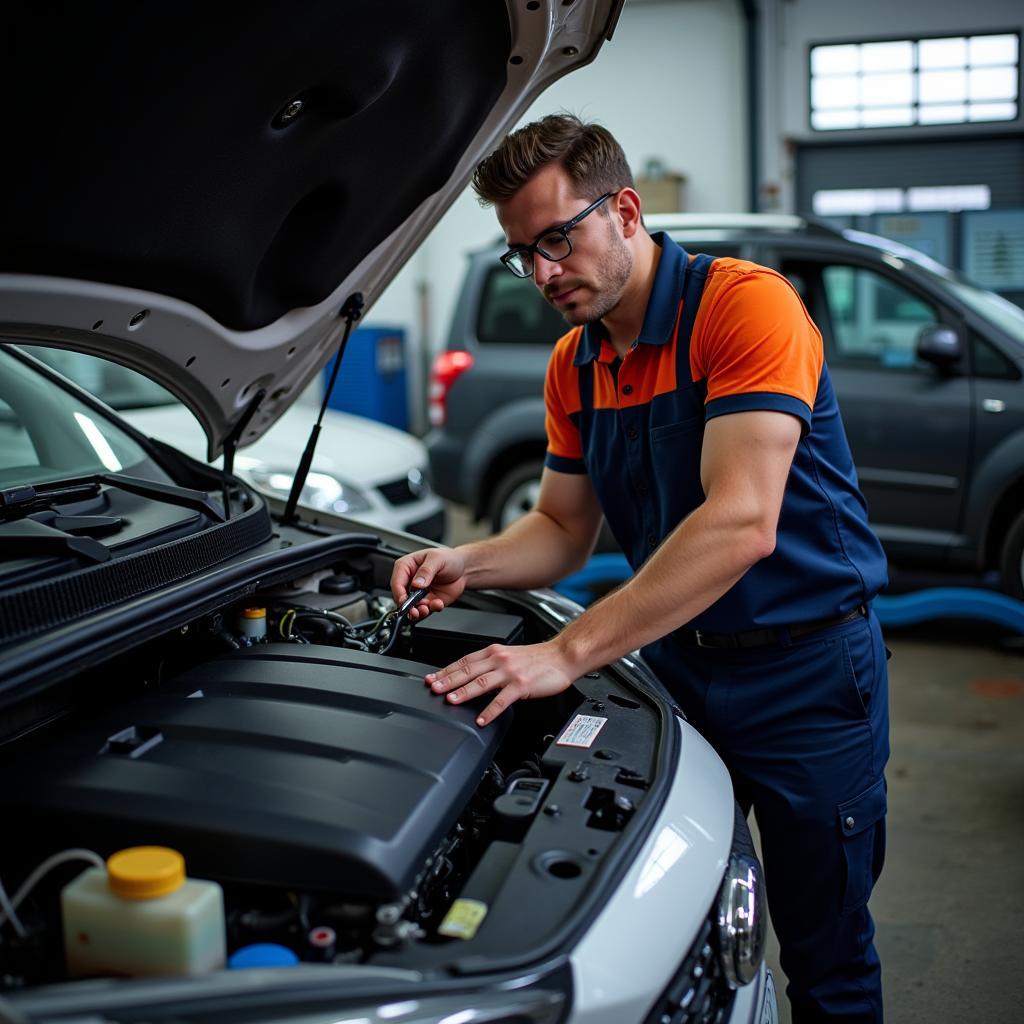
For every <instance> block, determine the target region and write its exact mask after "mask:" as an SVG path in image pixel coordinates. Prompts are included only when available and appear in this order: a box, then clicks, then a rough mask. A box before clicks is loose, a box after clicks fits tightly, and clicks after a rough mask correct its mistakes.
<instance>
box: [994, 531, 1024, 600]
mask: <svg viewBox="0 0 1024 1024" xmlns="http://www.w3.org/2000/svg"><path fill="white" fill-rule="evenodd" d="M999 575H1000V577H1001V579H1002V585H1003V590H1004V591H1006V593H1007V594H1010V595H1011V596H1012V597H1016V598H1017V599H1018V600H1024V512H1021V513H1020V514H1019V515H1018V516H1017V518H1016V519H1014V521H1013V522H1012V523H1011V524H1010V529H1009V530H1007V531H1006V539H1005V540H1004V541H1003V550H1002V552H1001V553H1000V555H999Z"/></svg>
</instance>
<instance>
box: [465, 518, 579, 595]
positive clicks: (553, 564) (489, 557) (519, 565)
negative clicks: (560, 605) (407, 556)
mask: <svg viewBox="0 0 1024 1024" xmlns="http://www.w3.org/2000/svg"><path fill="white" fill-rule="evenodd" d="M592 547H593V541H592V539H590V538H586V537H580V536H577V535H575V534H574V533H572V532H571V531H570V530H567V529H566V528H565V527H563V526H561V525H560V524H559V523H557V522H556V521H555V520H554V519H552V518H551V517H550V516H548V515H546V514H545V513H543V512H540V511H538V510H537V509H534V510H532V511H531V512H528V513H527V514H526V515H525V516H523V517H522V518H521V519H518V520H516V521H515V522H514V523H512V525H511V526H509V527H508V528H507V529H506V530H505V531H504V532H503V533H501V534H500V535H499V536H497V537H489V538H488V539H487V540H482V541H474V542H473V543H470V544H463V545H460V546H459V548H458V551H459V553H460V554H461V555H462V556H463V558H464V559H465V562H466V581H467V585H468V586H469V587H472V588H473V589H474V590H480V589H482V588H484V587H508V588H509V589H512V590H528V589H530V588H532V587H549V586H551V585H552V584H553V583H557V582H558V580H560V579H562V578H563V577H564V576H567V575H568V574H569V573H571V572H575V571H576V570H577V569H579V568H580V567H581V566H582V565H583V564H584V563H585V562H586V560H587V558H588V557H589V555H590V551H591V549H592Z"/></svg>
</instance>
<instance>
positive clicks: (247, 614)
mask: <svg viewBox="0 0 1024 1024" xmlns="http://www.w3.org/2000/svg"><path fill="white" fill-rule="evenodd" d="M266 617H267V609H266V608H245V609H243V611H242V618H243V619H265V618H266Z"/></svg>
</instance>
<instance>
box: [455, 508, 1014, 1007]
mask: <svg viewBox="0 0 1024 1024" xmlns="http://www.w3.org/2000/svg"><path fill="white" fill-rule="evenodd" d="M486 532H487V531H486V530H485V529H482V528H481V527H480V526H477V525H474V524H472V523H471V522H470V521H469V519H468V517H467V516H466V514H465V512H464V510H462V509H459V508H453V509H452V510H451V515H450V530H449V536H450V538H451V540H450V542H451V543H459V542H461V541H463V540H468V539H471V538H475V537H479V536H482V535H485V534H486ZM1005 639H1006V636H1005V633H1002V632H1000V631H998V630H997V629H995V628H991V629H989V628H983V627H977V626H976V627H967V626H963V625H959V624H956V623H936V624H932V625H930V626H928V627H915V628H914V629H912V630H911V629H905V630H890V631H887V634H886V641H887V643H888V645H889V647H890V648H891V649H892V651H893V652H894V656H893V659H892V661H891V662H890V663H889V678H890V706H891V716H892V719H891V740H892V756H891V759H890V761H889V767H888V771H887V777H888V781H889V817H888V852H887V860H886V866H885V871H884V873H883V874H882V878H881V880H880V881H879V883H878V886H877V887H876V889H875V892H874V895H873V897H872V900H871V909H872V913H873V914H874V917H875V921H876V924H877V928H878V932H877V937H876V943H877V946H878V950H879V954H880V956H881V958H882V968H883V976H884V986H885V1005H886V1016H887V1018H888V1019H889V1020H890V1021H897V1022H899V1024H919V1022H920V1024H926V1022H927V1024H933V1022H935V1021H949V1022H960V1021H971V1022H975V1021H976V1022H984V1024H1002V1022H1007V1024H1009V1022H1012V1021H1019V1020H1021V1019H1024V1010H1022V1009H1021V1004H1022V1002H1024V982H1022V980H1021V978H1022V975H1024V871H1022V869H1021V865H1022V862H1024V652H1020V653H1009V652H1007V651H1005V650H1003V649H1002V645H1003V641H1005ZM769 964H770V966H771V967H772V969H773V971H774V972H775V975H776V985H777V988H778V990H779V994H780V1001H781V1004H782V1005H781V1006H780V1010H781V1019H782V1021H783V1022H784V1024H789V1021H790V1016H789V1007H788V1004H787V1001H786V999H785V997H784V996H783V995H782V993H783V992H784V989H785V984H786V982H785V976H784V975H783V974H782V971H781V969H780V968H779V965H778V949H777V946H776V945H775V943H774V940H773V942H772V947H771V949H770V951H769Z"/></svg>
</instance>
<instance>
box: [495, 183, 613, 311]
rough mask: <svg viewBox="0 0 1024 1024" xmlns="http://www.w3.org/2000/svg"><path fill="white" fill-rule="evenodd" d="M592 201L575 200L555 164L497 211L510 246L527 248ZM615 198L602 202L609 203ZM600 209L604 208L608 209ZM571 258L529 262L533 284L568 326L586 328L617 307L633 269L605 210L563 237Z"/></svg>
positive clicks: (537, 256) (572, 189) (591, 198)
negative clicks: (586, 325) (568, 246)
mask: <svg viewBox="0 0 1024 1024" xmlns="http://www.w3.org/2000/svg"><path fill="white" fill-rule="evenodd" d="M598 198H599V197H598V196H579V195H577V194H576V187H575V186H574V185H573V183H572V182H571V181H570V179H569V176H568V175H567V174H566V173H565V171H564V170H563V169H562V168H561V167H559V166H558V165H557V164H549V165H548V166H547V167H544V168H543V169H542V170H540V171H538V172H537V173H536V174H535V175H534V176H533V177H532V178H531V179H530V180H529V181H528V182H527V183H526V184H525V185H524V186H523V187H522V188H521V189H520V190H519V191H518V192H517V193H516V194H515V195H514V196H513V197H512V198H511V199H509V200H507V201H506V202H504V203H499V204H498V205H497V212H498V221H499V222H500V224H501V226H502V228H503V230H504V232H505V238H506V240H507V241H508V243H509V245H510V246H513V245H527V244H529V243H531V242H534V241H536V240H537V238H539V237H540V236H541V235H543V234H544V233H545V232H547V231H550V230H551V229H552V228H556V227H558V226H559V225H561V224H564V223H565V222H566V221H568V220H571V219H572V218H573V217H575V216H576V215H577V214H578V213H580V212H581V211H582V210H585V209H586V208H587V207H588V206H589V205H590V204H591V203H592V202H593V201H594V200H595V199H598ZM614 201H615V198H614V197H612V199H610V200H608V204H611V203H614ZM608 204H606V206H607V205H608ZM569 238H570V241H571V242H572V253H571V254H570V255H569V256H567V257H566V258H565V259H564V260H559V261H557V262H555V261H552V260H546V259H544V257H543V256H541V255H540V254H539V253H535V254H534V257H533V282H534V284H535V285H536V286H537V288H538V289H539V290H540V292H541V294H542V295H543V296H544V298H545V299H547V301H548V302H550V303H551V305H552V306H554V307H555V309H557V310H558V312H559V313H561V314H562V316H563V317H565V319H566V320H567V321H568V322H569V323H570V324H572V325H574V326H576V325H579V324H585V323H591V322H593V321H595V320H600V319H601V317H603V316H605V315H606V314H608V313H610V312H611V311H612V310H613V309H614V308H615V306H616V305H617V304H618V302H619V299H620V298H621V296H622V292H623V290H624V288H625V286H626V282H627V281H628V280H629V275H630V273H631V271H632V269H633V255H632V252H631V251H630V249H629V246H628V245H627V243H626V240H625V239H624V238H623V237H622V234H621V231H620V229H619V225H618V222H617V220H616V218H615V216H614V214H613V215H611V216H609V214H608V212H607V210H606V208H605V207H602V208H601V209H599V210H595V211H594V212H593V213H592V214H590V215H589V216H587V217H585V218H584V219H583V220H582V221H580V223H579V224H578V225H576V227H574V228H573V229H572V231H571V232H570V234H569Z"/></svg>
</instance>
